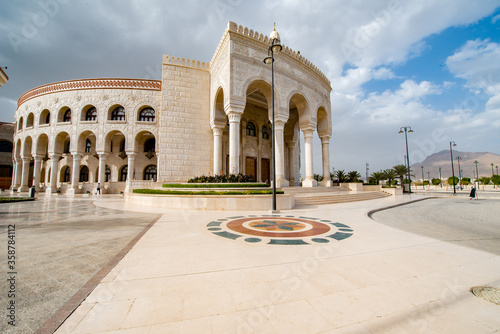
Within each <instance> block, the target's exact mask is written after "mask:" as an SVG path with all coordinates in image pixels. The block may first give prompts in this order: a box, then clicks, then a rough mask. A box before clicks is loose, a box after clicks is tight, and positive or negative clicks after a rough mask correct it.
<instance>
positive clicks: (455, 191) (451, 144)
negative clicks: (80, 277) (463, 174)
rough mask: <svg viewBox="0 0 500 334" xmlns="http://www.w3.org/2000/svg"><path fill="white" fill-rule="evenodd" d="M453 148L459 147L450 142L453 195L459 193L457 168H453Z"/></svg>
mask: <svg viewBox="0 0 500 334" xmlns="http://www.w3.org/2000/svg"><path fill="white" fill-rule="evenodd" d="M452 146H457V144H455V142H454V141H450V156H451V175H452V177H453V178H452V180H453V181H452V182H453V194H456V193H457V189H456V187H455V167H454V166H453V148H452Z"/></svg>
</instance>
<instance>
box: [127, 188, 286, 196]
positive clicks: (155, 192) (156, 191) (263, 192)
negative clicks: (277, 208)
mask: <svg viewBox="0 0 500 334" xmlns="http://www.w3.org/2000/svg"><path fill="white" fill-rule="evenodd" d="M133 193H134V194H153V195H270V194H272V193H273V192H272V190H245V191H188V190H160V189H134V190H133ZM276 193H277V194H283V193H284V192H283V191H276Z"/></svg>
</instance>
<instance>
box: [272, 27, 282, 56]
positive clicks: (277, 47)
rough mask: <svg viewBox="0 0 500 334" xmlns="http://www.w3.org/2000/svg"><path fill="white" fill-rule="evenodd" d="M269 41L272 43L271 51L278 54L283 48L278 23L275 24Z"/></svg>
mask: <svg viewBox="0 0 500 334" xmlns="http://www.w3.org/2000/svg"><path fill="white" fill-rule="evenodd" d="M269 40H270V41H271V49H272V50H273V52H274V53H278V52H280V51H281V49H282V48H283V47H282V46H281V39H280V34H279V33H278V32H277V31H276V23H275V24H274V29H273V31H272V32H271V35H269Z"/></svg>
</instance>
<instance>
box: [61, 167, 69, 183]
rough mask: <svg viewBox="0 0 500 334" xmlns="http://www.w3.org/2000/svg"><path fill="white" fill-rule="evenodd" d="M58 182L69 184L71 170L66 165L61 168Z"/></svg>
mask: <svg viewBox="0 0 500 334" xmlns="http://www.w3.org/2000/svg"><path fill="white" fill-rule="evenodd" d="M59 180H60V182H64V183H68V182H71V169H70V168H69V166H68V165H66V166H63V167H62V168H61V176H60V179H59Z"/></svg>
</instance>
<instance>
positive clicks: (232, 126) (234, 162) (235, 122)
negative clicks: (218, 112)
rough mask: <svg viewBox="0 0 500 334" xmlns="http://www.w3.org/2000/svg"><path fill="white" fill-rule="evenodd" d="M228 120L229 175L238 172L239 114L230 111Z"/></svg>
mask: <svg viewBox="0 0 500 334" xmlns="http://www.w3.org/2000/svg"><path fill="white" fill-rule="evenodd" d="M227 116H228V119H229V174H238V173H239V172H240V121H241V114H240V113H237V112H233V111H230V112H229V114H228V115H227Z"/></svg>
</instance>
